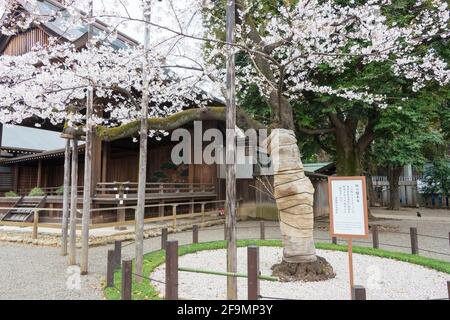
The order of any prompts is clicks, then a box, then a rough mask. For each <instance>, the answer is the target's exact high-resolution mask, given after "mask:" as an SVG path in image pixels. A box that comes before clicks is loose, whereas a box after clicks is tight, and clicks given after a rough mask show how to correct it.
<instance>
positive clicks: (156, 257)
mask: <svg viewBox="0 0 450 320" xmlns="http://www.w3.org/2000/svg"><path fill="white" fill-rule="evenodd" d="M251 244H254V245H258V246H260V247H281V246H282V243H281V240H238V241H237V246H238V247H246V246H249V245H251ZM226 246H227V243H226V241H213V242H204V243H196V244H189V245H183V246H180V247H179V248H178V252H179V255H180V256H183V255H185V254H189V253H194V252H199V251H204V250H216V249H225V248H226ZM316 248H317V249H322V250H335V251H343V252H346V251H347V246H344V245H335V244H331V243H316ZM353 252H354V253H359V254H365V255H371V256H376V257H381V258H387V259H394V260H398V261H404V262H409V263H412V264H417V265H420V266H424V267H427V268H430V269H434V270H437V271H440V272H445V273H448V274H450V263H448V262H445V261H441V260H437V259H432V258H426V257H422V256H416V255H412V254H408V253H402V252H392V251H387V250H383V249H373V248H367V247H353ZM164 261H165V254H164V250H158V251H154V252H150V253H147V254H146V255H144V270H143V272H144V275H146V276H149V275H150V274H152V272H153V271H154V270H155V269H156V268H157V267H158V266H160V265H161V264H163V263H164ZM133 270H134V264H133ZM121 277H122V275H121V272H120V271H117V272H116V273H115V274H114V283H115V284H116V287H115V288H105V289H104V293H105V297H106V299H108V300H119V299H120V291H119V288H120V283H121ZM132 298H133V300H159V299H160V297H159V292H158V290H157V289H156V288H155V287H154V286H153V285H152V284H151V283H150V281H148V280H145V279H144V280H143V281H142V282H141V283H137V282H136V281H135V279H133V291H132Z"/></svg>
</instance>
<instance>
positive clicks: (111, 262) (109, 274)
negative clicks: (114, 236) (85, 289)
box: [106, 250, 120, 288]
mask: <svg viewBox="0 0 450 320" xmlns="http://www.w3.org/2000/svg"><path fill="white" fill-rule="evenodd" d="M119 266H120V265H119ZM115 269H116V261H115V252H114V250H108V261H107V265H106V286H107V287H108V288H110V287H114V270H115Z"/></svg>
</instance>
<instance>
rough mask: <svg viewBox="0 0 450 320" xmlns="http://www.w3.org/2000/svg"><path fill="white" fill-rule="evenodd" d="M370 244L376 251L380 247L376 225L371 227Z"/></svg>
mask: <svg viewBox="0 0 450 320" xmlns="http://www.w3.org/2000/svg"><path fill="white" fill-rule="evenodd" d="M372 243H373V247H374V248H375V249H378V248H379V247H380V241H379V239H378V226H377V225H373V226H372Z"/></svg>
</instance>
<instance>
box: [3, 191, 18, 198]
mask: <svg viewBox="0 0 450 320" xmlns="http://www.w3.org/2000/svg"><path fill="white" fill-rule="evenodd" d="M18 196H19V195H18V194H17V193H15V192H14V191H8V192H5V197H18Z"/></svg>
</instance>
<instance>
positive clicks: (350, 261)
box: [348, 238, 354, 295]
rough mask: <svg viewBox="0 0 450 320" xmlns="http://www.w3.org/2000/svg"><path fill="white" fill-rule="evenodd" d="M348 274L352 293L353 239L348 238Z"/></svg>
mask: <svg viewBox="0 0 450 320" xmlns="http://www.w3.org/2000/svg"><path fill="white" fill-rule="evenodd" d="M348 275H349V282H350V294H351V295H352V294H353V286H354V278H353V240H352V238H349V239H348Z"/></svg>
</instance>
